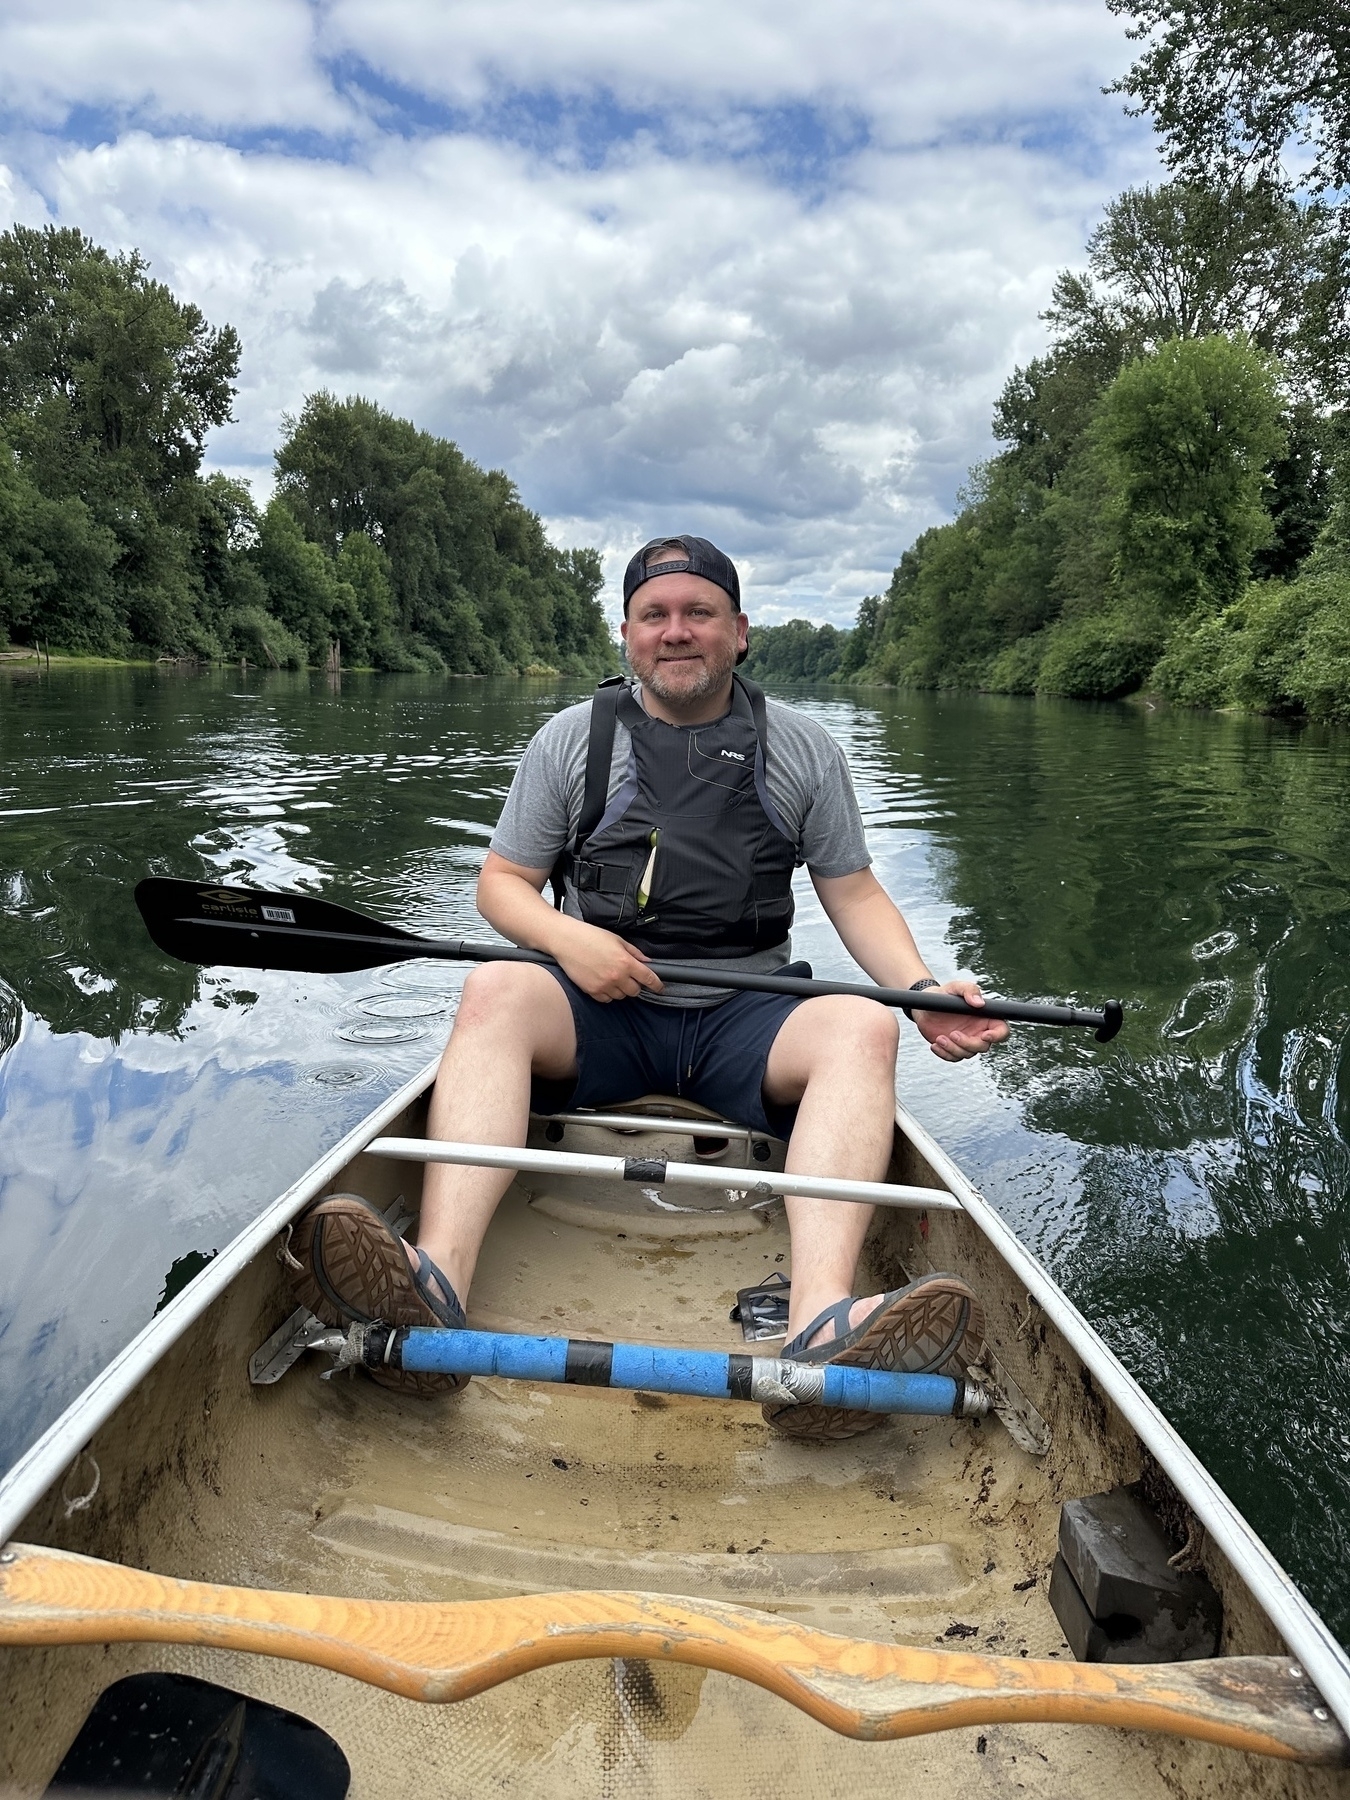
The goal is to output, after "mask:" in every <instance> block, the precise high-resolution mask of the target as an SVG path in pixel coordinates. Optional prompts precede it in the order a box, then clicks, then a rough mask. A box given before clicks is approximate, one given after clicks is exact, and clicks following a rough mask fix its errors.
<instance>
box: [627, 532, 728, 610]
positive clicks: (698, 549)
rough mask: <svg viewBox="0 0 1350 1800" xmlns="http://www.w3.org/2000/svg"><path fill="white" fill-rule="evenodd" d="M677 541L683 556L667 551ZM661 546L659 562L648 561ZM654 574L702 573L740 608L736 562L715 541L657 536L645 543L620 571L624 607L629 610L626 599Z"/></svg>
mask: <svg viewBox="0 0 1350 1800" xmlns="http://www.w3.org/2000/svg"><path fill="white" fill-rule="evenodd" d="M673 544H679V545H680V546H681V547H682V548H683V550H684V555H683V556H682V557H677V556H674V555H672V554H671V553H670V546H671V545H673ZM656 550H664V551H665V552H666V554H665V555H664V556H663V557H661V559H660V560H659V561H658V562H649V561H648V558H649V557H650V556H651V555H652V552H653V551H656ZM654 575H701V576H702V577H703V579H704V580H705V581H711V582H715V583H716V585H717V586H718V587H720V588H721V589H722V590H723V592H724V593H727V594H729V595H730V596H731V600H732V603H733V605H734V606H735V608H736V611H737V612H740V610H741V578H740V576H739V575H738V574H737V573H736V565H735V563H734V562H732V560H731V558H730V557H729V556H727V555H726V554H725V552H723V551H721V550H719V549H718V548H717V545H716V544H711V543H709V542H708V540H707V538H701V537H659V538H653V539H652V540H651V542H650V543H648V544H644V545H643V546H642V548H641V549H640V550H639V551H638V553H637V555H636V556H635V557H633V559H632V560H631V561H630V563H629V564H628V567H627V568H626V569H625V570H624V572H623V610H624V613H625V615H627V612H628V602H629V601H630V600H631V599H632V598H633V595H634V594H635V593H636V592H637V591H638V589H639V588H640V587H641V586H642V584H643V582H644V581H650V580H651V579H652V577H653V576H654Z"/></svg>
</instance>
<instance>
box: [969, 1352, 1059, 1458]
mask: <svg viewBox="0 0 1350 1800" xmlns="http://www.w3.org/2000/svg"><path fill="white" fill-rule="evenodd" d="M968 1372H969V1374H970V1376H971V1378H972V1379H973V1380H975V1381H978V1382H981V1383H982V1384H983V1386H984V1387H985V1389H986V1390H987V1392H988V1395H989V1404H990V1407H991V1408H992V1410H993V1411H994V1413H996V1414H997V1416H998V1418H999V1419H1000V1420H1001V1421H1002V1423H1003V1427H1004V1429H1005V1430H1006V1431H1007V1433H1008V1436H1009V1437H1010V1438H1011V1439H1012V1441H1013V1442H1014V1443H1015V1444H1016V1445H1017V1447H1018V1449H1019V1450H1025V1451H1026V1453H1027V1455H1028V1456H1045V1455H1046V1454H1047V1453H1048V1452H1049V1449H1050V1427H1049V1426H1048V1425H1047V1424H1046V1422H1045V1420H1044V1419H1043V1418H1042V1417H1041V1415H1040V1414H1039V1413H1038V1412H1037V1411H1036V1408H1035V1407H1034V1406H1033V1405H1032V1404H1031V1402H1030V1400H1028V1399H1027V1397H1026V1395H1025V1394H1024V1393H1023V1392H1022V1390H1021V1388H1020V1387H1018V1385H1017V1383H1016V1382H1015V1381H1014V1380H1013V1378H1012V1376H1011V1375H1010V1374H1009V1373H1008V1371H1007V1370H1006V1369H1005V1368H1004V1366H1003V1364H1002V1363H1001V1362H1000V1361H999V1360H998V1358H997V1357H996V1356H995V1355H994V1352H993V1351H992V1350H991V1349H990V1348H989V1346H988V1345H987V1344H986V1345H985V1347H984V1351H983V1353H982V1354H981V1356H980V1360H979V1362H978V1363H972V1364H971V1365H970V1368H969V1371H968Z"/></svg>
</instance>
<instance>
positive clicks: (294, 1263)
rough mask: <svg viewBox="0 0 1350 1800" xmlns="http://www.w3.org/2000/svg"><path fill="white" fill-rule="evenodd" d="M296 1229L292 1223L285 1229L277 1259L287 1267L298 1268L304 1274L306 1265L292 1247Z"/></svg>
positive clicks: (278, 1247)
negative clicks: (292, 1234)
mask: <svg viewBox="0 0 1350 1800" xmlns="http://www.w3.org/2000/svg"><path fill="white" fill-rule="evenodd" d="M294 1230H295V1226H294V1224H290V1225H288V1226H287V1227H286V1229H285V1231H284V1232H283V1233H282V1237H281V1242H280V1243H279V1244H278V1245H277V1261H278V1262H279V1263H281V1264H282V1265H283V1266H284V1267H285V1268H288V1269H296V1270H298V1271H299V1272H300V1273H301V1274H303V1273H304V1268H305V1265H304V1264H303V1263H302V1262H301V1261H300V1259H299V1257H298V1256H296V1254H295V1252H294V1251H293V1250H292V1249H291V1233H292V1232H293V1231H294Z"/></svg>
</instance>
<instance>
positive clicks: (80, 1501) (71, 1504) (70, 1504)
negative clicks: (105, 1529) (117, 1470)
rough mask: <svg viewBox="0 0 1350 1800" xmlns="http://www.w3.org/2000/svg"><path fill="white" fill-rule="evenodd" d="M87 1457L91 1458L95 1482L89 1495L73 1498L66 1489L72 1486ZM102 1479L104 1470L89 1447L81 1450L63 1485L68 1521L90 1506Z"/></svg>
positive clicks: (62, 1490) (62, 1494)
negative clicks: (77, 1471) (76, 1473)
mask: <svg viewBox="0 0 1350 1800" xmlns="http://www.w3.org/2000/svg"><path fill="white" fill-rule="evenodd" d="M85 1457H88V1458H89V1462H90V1465H91V1467H92V1468H93V1471H94V1479H93V1482H92V1483H91V1484H90V1487H89V1490H88V1492H87V1493H84V1494H75V1495H74V1496H72V1495H70V1494H68V1493H67V1492H66V1489H67V1488H68V1487H69V1486H70V1484H71V1481H72V1480H73V1479H74V1476H75V1472H76V1470H77V1469H78V1468H79V1466H80V1464H81V1462H82V1461H83V1460H84V1459H85ZM102 1479H103V1471H102V1469H100V1468H99V1466H98V1463H97V1462H96V1461H95V1460H94V1457H93V1456H92V1455H91V1454H90V1451H89V1449H88V1447H87V1446H86V1448H85V1449H83V1450H81V1452H80V1454H79V1455H78V1456H77V1457H76V1458H75V1460H74V1462H73V1463H72V1464H71V1465H70V1467H69V1468H68V1469H67V1470H66V1478H65V1480H64V1481H63V1482H62V1483H61V1500H62V1502H63V1504H64V1506H65V1509H66V1517H67V1518H68V1519H69V1518H72V1517H73V1516H74V1514H76V1513H77V1512H83V1511H84V1509H85V1507H86V1506H88V1505H89V1503H90V1501H91V1500H92V1499H93V1498H94V1495H95V1494H96V1493H97V1492H98V1485H99V1483H100V1482H101V1481H102Z"/></svg>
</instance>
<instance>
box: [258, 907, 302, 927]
mask: <svg viewBox="0 0 1350 1800" xmlns="http://www.w3.org/2000/svg"><path fill="white" fill-rule="evenodd" d="M262 916H263V917H264V919H266V920H267V923H268V924H269V925H294V923H295V914H294V913H293V912H292V911H291V909H290V907H289V906H264V907H263V909H262Z"/></svg>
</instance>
